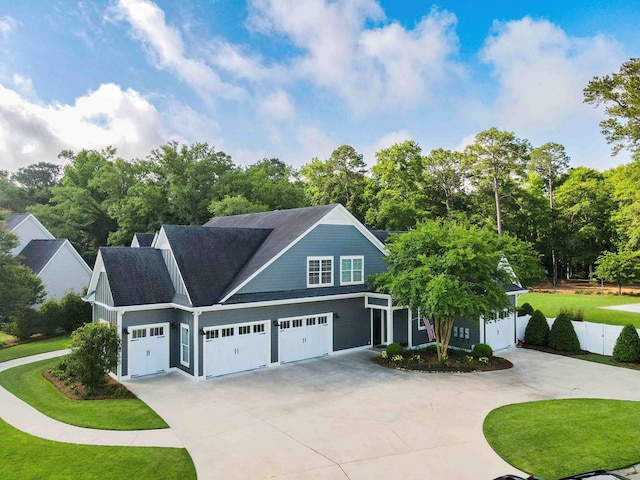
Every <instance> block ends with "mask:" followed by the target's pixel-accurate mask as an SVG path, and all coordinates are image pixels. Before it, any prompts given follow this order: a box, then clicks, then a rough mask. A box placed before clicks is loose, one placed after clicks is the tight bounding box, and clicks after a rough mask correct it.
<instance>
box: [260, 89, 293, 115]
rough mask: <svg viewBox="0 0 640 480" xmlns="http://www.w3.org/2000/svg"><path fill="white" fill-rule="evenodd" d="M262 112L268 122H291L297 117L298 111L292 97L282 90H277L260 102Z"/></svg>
mask: <svg viewBox="0 0 640 480" xmlns="http://www.w3.org/2000/svg"><path fill="white" fill-rule="evenodd" d="M260 111H261V113H262V115H263V116H264V117H265V119H266V120H269V121H273V120H291V119H292V118H294V117H295V116H296V109H295V107H294V105H293V102H292V101H291V97H290V96H289V95H288V94H287V93H286V92H285V91H284V90H281V89H278V90H276V91H275V92H272V93H270V94H268V95H267V96H265V97H264V98H263V99H262V100H260Z"/></svg>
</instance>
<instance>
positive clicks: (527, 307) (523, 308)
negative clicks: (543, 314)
mask: <svg viewBox="0 0 640 480" xmlns="http://www.w3.org/2000/svg"><path fill="white" fill-rule="evenodd" d="M518 315H519V316H521V317H523V316H525V315H533V307H532V306H531V304H530V303H526V302H525V303H523V304H522V305H520V308H518Z"/></svg>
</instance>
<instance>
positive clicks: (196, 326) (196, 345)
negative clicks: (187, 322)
mask: <svg viewBox="0 0 640 480" xmlns="http://www.w3.org/2000/svg"><path fill="white" fill-rule="evenodd" d="M201 313H202V312H200V311H196V312H193V339H194V341H193V376H194V378H195V380H196V382H198V381H199V380H200V339H201V336H200V314H201Z"/></svg>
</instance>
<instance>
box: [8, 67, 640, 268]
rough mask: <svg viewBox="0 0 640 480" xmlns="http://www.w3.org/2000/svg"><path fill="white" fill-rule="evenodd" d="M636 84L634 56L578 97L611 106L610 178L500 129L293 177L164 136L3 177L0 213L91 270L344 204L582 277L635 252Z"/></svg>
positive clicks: (325, 164)
mask: <svg viewBox="0 0 640 480" xmlns="http://www.w3.org/2000/svg"><path fill="white" fill-rule="evenodd" d="M639 78H640V60H639V59H631V60H630V61H629V62H626V63H625V64H624V65H623V66H622V67H621V69H620V72H619V73H617V74H613V75H612V76H604V77H602V78H599V77H594V79H593V80H592V81H591V82H589V85H588V86H587V87H586V88H585V90H584V96H585V102H587V103H591V104H593V105H596V106H597V105H600V104H604V105H605V107H606V109H605V112H606V114H607V115H608V118H607V119H606V120H605V121H603V122H602V124H601V126H602V130H603V133H604V134H605V136H606V137H607V140H608V141H609V142H610V143H612V144H613V145H614V153H615V152H617V151H618V150H620V149H621V148H627V149H630V150H631V151H632V152H633V158H634V160H633V161H632V162H631V163H629V164H627V165H621V166H618V167H616V168H612V169H608V170H606V171H598V170H594V169H591V168H586V167H579V166H575V167H572V168H570V158H569V155H568V154H567V152H566V151H565V148H564V146H562V145H560V144H558V143H555V142H549V143H546V144H544V145H540V146H532V145H531V144H530V142H529V141H527V140H526V139H522V138H518V136H517V135H516V134H515V133H514V132H509V131H501V130H498V129H497V128H490V129H488V130H485V131H483V132H480V133H478V134H477V135H476V137H475V141H474V143H473V144H471V145H470V146H469V147H467V148H466V149H465V150H464V151H462V152H458V151H452V150H446V149H442V148H437V149H434V150H431V151H430V152H423V151H422V149H421V147H420V145H418V144H417V143H416V142H414V141H406V142H404V143H400V144H396V145H393V146H391V147H389V148H385V149H382V150H380V151H379V152H377V153H376V154H375V162H373V165H372V167H371V169H370V170H369V169H368V168H367V165H366V163H365V161H364V159H363V155H362V154H360V153H358V152H357V151H356V150H355V149H354V148H353V147H351V146H349V145H342V146H339V147H337V148H336V149H335V150H334V151H333V152H332V154H331V155H330V156H329V158H327V159H319V158H314V159H312V160H311V161H310V162H309V163H307V164H306V165H304V166H302V167H301V168H300V169H295V168H293V167H292V166H290V165H286V164H285V163H284V162H282V161H280V160H279V159H277V158H265V159H262V160H260V161H258V162H256V163H254V164H252V165H249V166H240V165H237V164H235V163H234V161H233V159H232V158H231V156H229V155H228V154H226V153H224V152H222V151H217V150H216V149H215V148H214V147H212V146H210V145H207V144H206V143H195V144H192V145H183V144H179V143H177V142H169V143H167V144H165V145H162V146H160V147H158V148H157V149H155V150H153V151H152V152H150V154H149V155H148V156H147V157H145V158H143V159H129V160H127V159H123V158H120V157H118V156H117V151H116V149H115V148H113V147H108V148H106V149H104V150H102V151H96V150H82V151H79V152H72V151H63V152H61V153H60V155H59V157H60V158H62V159H64V160H65V164H64V166H59V165H55V164H53V163H49V162H40V163H36V164H33V165H29V166H27V167H24V168H20V169H19V170H17V171H16V172H8V171H2V172H0V209H5V210H8V211H11V212H24V211H28V212H31V213H33V214H34V215H35V216H36V217H37V218H38V219H39V220H40V221H41V222H43V224H44V225H45V226H46V227H47V228H48V229H49V230H51V232H52V233H53V234H54V235H55V236H56V237H59V238H68V239H69V240H70V241H71V242H72V243H73V244H74V245H75V247H76V248H77V249H78V251H79V252H80V254H81V255H82V256H83V257H84V258H85V259H86V260H87V261H89V262H90V263H91V262H92V261H93V259H94V258H95V255H96V253H97V249H98V247H99V246H102V245H114V246H118V245H128V244H129V243H130V242H131V239H132V236H133V234H134V233H136V232H155V231H157V230H158V229H159V228H160V226H161V225H163V224H179V225H201V224H203V223H205V222H206V221H207V220H208V219H209V218H210V217H211V216H219V215H230V214H238V213H249V212H258V211H266V210H272V209H276V208H283V209H286V208H295V207H303V206H310V205H320V204H327V203H335V202H339V203H342V204H343V205H345V207H347V208H348V209H349V211H350V212H351V213H352V214H353V215H354V216H356V217H357V218H358V219H359V220H361V221H363V222H364V223H366V224H367V225H369V226H371V227H373V228H378V229H384V230H399V231H404V230H409V229H411V228H413V227H415V226H416V225H418V224H420V223H422V222H425V221H427V220H434V219H444V220H454V219H457V220H461V219H464V221H466V222H469V223H471V224H473V225H477V226H481V227H486V226H490V227H492V228H494V229H495V230H496V231H497V232H498V234H503V233H508V234H509V235H510V236H512V237H515V238H517V239H520V240H522V241H526V242H529V243H531V244H532V245H533V248H534V249H535V251H537V252H538V253H539V254H540V256H541V258H542V260H543V263H544V265H545V267H546V268H547V270H548V272H550V275H551V276H552V278H554V280H555V279H557V278H562V277H568V278H571V277H587V276H589V274H590V273H591V272H593V270H594V268H595V267H596V265H598V262H599V259H601V258H603V255H604V254H605V252H609V253H610V254H616V255H618V254H623V253H624V252H638V251H640V220H639V219H640V191H639V189H638V188H637V185H638V184H640V183H639V181H640V154H639V151H640V114H639V113H638V111H640V100H639V99H638V97H639V95H638V89H639V88H640V87H638V84H639V83H640V82H639ZM634 102H635V103H634ZM577 162H579V160H578V161H577ZM577 162H576V160H575V159H574V161H573V163H574V164H575V163H577Z"/></svg>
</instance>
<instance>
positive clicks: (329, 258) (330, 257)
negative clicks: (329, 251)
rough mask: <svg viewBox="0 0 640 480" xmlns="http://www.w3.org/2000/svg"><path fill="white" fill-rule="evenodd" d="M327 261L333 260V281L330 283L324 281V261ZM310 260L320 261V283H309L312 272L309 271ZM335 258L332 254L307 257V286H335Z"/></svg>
mask: <svg viewBox="0 0 640 480" xmlns="http://www.w3.org/2000/svg"><path fill="white" fill-rule="evenodd" d="M326 261H330V262H331V282H329V283H322V272H323V270H322V262H326ZM310 262H318V283H309V274H310V273H311V272H310V271H309V263H310ZM334 263H335V262H334V258H333V257H332V256H323V257H318V256H312V257H307V288H319V287H333V284H334V278H333V276H334V274H335V269H334Z"/></svg>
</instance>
